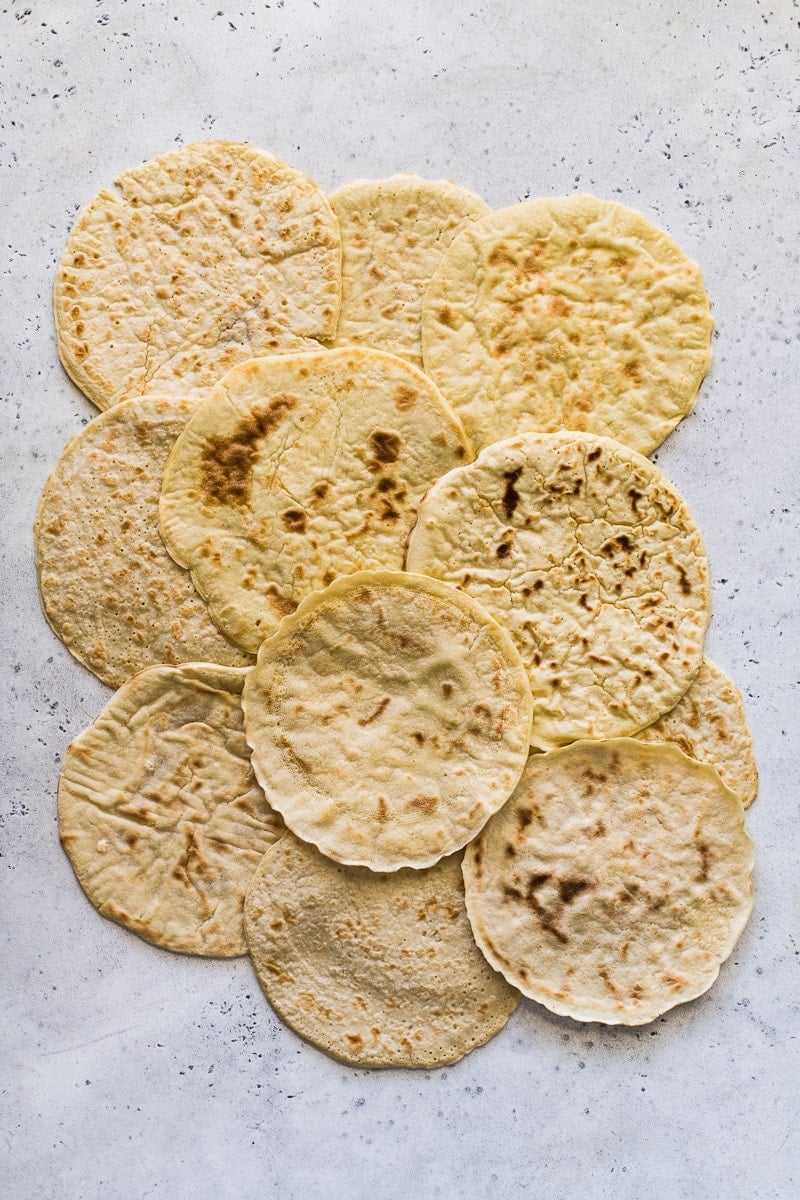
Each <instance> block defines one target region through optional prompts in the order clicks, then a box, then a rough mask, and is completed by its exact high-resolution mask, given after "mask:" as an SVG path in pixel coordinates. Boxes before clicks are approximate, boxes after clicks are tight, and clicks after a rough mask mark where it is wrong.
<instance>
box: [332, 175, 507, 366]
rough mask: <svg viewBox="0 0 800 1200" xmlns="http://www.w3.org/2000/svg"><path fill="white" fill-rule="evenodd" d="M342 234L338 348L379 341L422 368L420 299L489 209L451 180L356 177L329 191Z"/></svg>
mask: <svg viewBox="0 0 800 1200" xmlns="http://www.w3.org/2000/svg"><path fill="white" fill-rule="evenodd" d="M330 202H331V207H332V209H333V211H334V212H335V213H336V217H337V219H338V221H339V228H340V229H341V232H342V308H341V313H340V315H339V327H338V329H337V332H336V343H337V345H340V346H341V345H361V346H364V345H366V346H373V347H375V349H376V350H388V351H389V352H390V353H392V354H398V355H400V357H401V358H405V359H408V361H409V362H413V363H414V364H415V365H416V366H419V367H421V366H422V346H421V344H420V312H421V309H422V299H423V297H424V295H425V291H426V289H427V287H428V284H429V283H430V281H431V276H432V275H433V272H434V270H435V268H436V265H437V263H438V262H439V260H440V258H441V257H442V254H443V253H444V251H445V250H446V249H447V247H448V246H449V245H450V243H451V242H452V240H453V238H454V237H455V235H456V234H457V233H459V232H460V230H461V229H463V228H464V227H465V226H466V225H469V224H470V223H471V222H472V221H476V220H477V219H478V217H483V216H485V215H486V214H487V213H488V212H489V211H490V210H489V206H488V204H484V202H483V200H481V199H480V197H478V196H475V195H473V193H472V192H468V191H466V190H465V189H464V188H462V187H459V186H458V184H455V183H451V182H450V181H449V180H447V179H437V180H431V179H420V177H419V175H393V176H392V177H391V178H390V179H356V180H353V182H352V183H346V184H345V185H344V186H343V187H341V188H339V189H338V190H337V191H335V192H334V193H333V195H332V196H330Z"/></svg>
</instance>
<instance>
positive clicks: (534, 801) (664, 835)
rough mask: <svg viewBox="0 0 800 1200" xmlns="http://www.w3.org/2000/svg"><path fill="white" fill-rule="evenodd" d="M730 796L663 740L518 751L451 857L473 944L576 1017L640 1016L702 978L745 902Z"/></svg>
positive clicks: (690, 994)
mask: <svg viewBox="0 0 800 1200" xmlns="http://www.w3.org/2000/svg"><path fill="white" fill-rule="evenodd" d="M752 866H753V844H752V842H751V841H750V839H749V837H748V836H747V834H746V833H745V830H744V812H743V809H742V804H741V801H740V800H739V798H738V797H737V796H735V795H734V794H733V792H731V791H729V790H728V788H726V787H725V786H724V784H723V783H722V782H721V781H720V778H719V776H718V775H717V773H716V771H714V770H713V769H712V768H711V767H708V766H706V765H704V764H700V763H697V762H695V761H693V760H692V759H689V758H687V757H686V756H685V755H684V754H682V753H681V751H680V750H678V748H677V747H676V746H672V745H668V744H666V743H664V744H662V745H645V744H643V743H642V742H639V741H636V740H632V739H618V740H616V741H609V742H576V743H575V744H574V745H572V746H567V747H565V748H564V749H562V750H557V751H553V752H552V753H550V754H532V755H531V757H530V759H529V761H528V766H527V768H526V770H525V773H524V775H523V777H522V779H521V781H520V784H519V786H518V788H517V790H516V792H515V793H514V796H513V797H512V799H511V800H510V801H509V803H508V804H507V805H506V806H505V808H504V809H503V810H502V812H500V813H498V814H497V816H495V817H494V818H493V819H492V820H491V821H490V822H489V824H488V825H487V826H486V828H485V829H484V831H483V832H482V833H481V834H480V836H479V837H478V838H477V839H476V840H475V841H474V842H473V843H472V845H471V846H470V847H469V849H468V850H467V853H466V855H465V857H464V878H465V883H466V903H467V911H468V913H469V917H470V921H471V923H472V928H473V931H474V933H475V938H476V940H477V942H478V945H479V946H480V947H481V949H482V950H483V952H484V954H485V955H486V957H487V958H488V960H489V962H490V963H491V964H492V965H493V966H494V967H496V968H497V969H498V970H499V971H501V972H502V973H503V975H505V977H506V979H508V980H509V982H510V983H513V984H514V985H515V986H516V987H518V988H520V990H521V991H522V992H523V993H524V994H525V995H526V996H530V997H531V998H532V999H534V1000H538V1001H539V1003H541V1004H544V1005H545V1006H546V1007H547V1008H549V1009H551V1010H552V1011H553V1012H556V1013H561V1014H563V1015H564V1016H569V1017H574V1018H576V1019H577V1020H579V1021H602V1022H604V1023H606V1024H625V1025H640V1024H643V1023H645V1022H647V1021H652V1020H654V1019H655V1018H656V1017H658V1016H660V1015H661V1013H664V1012H666V1011H667V1010H668V1009H670V1008H672V1007H673V1006H674V1005H676V1004H682V1003H684V1002H685V1001H687V1000H692V999H694V998H695V997H696V996H699V995H701V994H702V993H703V992H705V991H707V990H708V988H710V987H711V985H712V983H713V982H714V980H715V979H716V978H717V975H718V973H719V968H720V963H722V962H724V960H725V959H726V958H727V957H728V955H729V954H730V953H731V951H732V950H733V947H734V945H735V943H736V940H737V938H738V937H739V934H740V933H741V932H742V929H743V928H744V925H745V923H746V921H747V918H748V916H749V914H750V910H751V908H752V906H753V889H752V882H751V873H752Z"/></svg>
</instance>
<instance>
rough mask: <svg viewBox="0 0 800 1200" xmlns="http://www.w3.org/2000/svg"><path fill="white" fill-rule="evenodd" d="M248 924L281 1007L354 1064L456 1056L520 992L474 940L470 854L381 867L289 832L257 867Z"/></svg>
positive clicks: (490, 1028) (426, 1063)
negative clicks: (333, 856) (465, 860)
mask: <svg viewBox="0 0 800 1200" xmlns="http://www.w3.org/2000/svg"><path fill="white" fill-rule="evenodd" d="M245 930H246V933H247V941H248V944H249V947H250V956H251V958H252V960H253V966H254V967H255V970H256V974H257V975H258V979H259V982H260V983H261V986H262V988H263V990H264V993H265V995H266V997H267V999H268V1000H269V1002H270V1004H271V1005H272V1006H273V1008H274V1009H275V1011H276V1012H277V1013H278V1015H279V1016H281V1017H282V1018H283V1019H284V1021H286V1022H287V1024H289V1025H290V1026H291V1027H292V1029H294V1030H295V1032H296V1033H298V1034H300V1036H301V1037H304V1038H306V1039H307V1040H308V1041H310V1042H313V1043H314V1045H315V1046H319V1047H320V1049H322V1050H325V1051H326V1052H327V1053H328V1054H332V1055H334V1056H335V1057H336V1058H339V1059H342V1060H343V1061H344V1062H346V1063H351V1064H352V1065H353V1066H362V1067H439V1066H444V1065H445V1064H446V1063H451V1062H455V1061H456V1060H457V1059H459V1058H461V1057H463V1055H465V1054H467V1053H468V1052H469V1051H470V1050H473V1049H474V1048H475V1047H476V1046H480V1045H482V1044H483V1043H484V1042H487V1041H488V1040H489V1038H491V1037H494V1035H495V1034H496V1033H498V1032H499V1031H500V1030H501V1029H502V1028H503V1026H504V1025H505V1023H506V1021H507V1020H508V1018H509V1017H510V1015H511V1013H512V1012H513V1011H514V1009H515V1008H516V1006H517V1002H518V999H519V994H518V992H517V991H516V989H514V988H512V987H510V986H509V984H507V983H506V981H505V980H504V979H503V977H502V976H501V975H499V974H497V972H496V971H493V970H492V968H491V967H490V966H489V964H488V963H487V962H486V960H485V958H484V957H483V956H482V955H481V953H480V951H479V950H478V948H477V946H476V945H475V942H474V940H473V937H472V933H471V931H470V927H469V922H468V921H467V914H466V911H465V909H464V884H463V880H462V878H461V863H460V855H455V856H452V857H450V858H446V859H444V860H443V861H442V862H440V863H437V864H436V866H434V867H431V868H430V869H429V870H427V871H411V870H405V871H397V872H395V873H394V874H392V875H375V874H374V873H373V872H372V871H367V870H365V869H364V868H359V867H342V866H339V865H338V864H337V863H334V862H331V861H330V859H327V858H324V857H323V856H322V855H321V854H319V853H318V851H316V850H315V849H314V848H313V846H308V845H306V844H305V843H304V842H301V841H299V840H298V839H297V838H295V837H292V835H291V834H290V833H285V834H284V836H283V837H282V838H281V840H280V841H279V842H278V843H277V844H276V845H274V846H272V847H271V848H270V849H269V850H268V851H267V853H266V854H265V855H264V858H263V859H262V861H261V865H260V866H259V868H258V870H257V871H256V873H255V875H254V876H253V880H252V883H251V884H250V887H249V890H248V893H247V900H246V904H245Z"/></svg>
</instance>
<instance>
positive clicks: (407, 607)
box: [242, 571, 531, 871]
mask: <svg viewBox="0 0 800 1200" xmlns="http://www.w3.org/2000/svg"><path fill="white" fill-rule="evenodd" d="M242 706H243V708H244V713H245V731H246V735H247V740H248V742H249V743H250V746H251V748H252V751H253V769H254V770H255V773H256V777H257V778H258V781H259V783H260V784H261V786H262V787H263V788H264V792H265V794H266V796H267V799H268V800H269V802H270V804H271V805H272V806H273V808H275V809H277V810H278V812H280V813H281V814H282V815H283V818H284V820H285V821H286V824H287V826H288V827H289V829H291V831H292V832H293V833H295V834H297V836H298V837H301V838H303V839H304V841H308V842H312V843H313V844H314V845H315V846H317V847H318V848H319V849H320V850H321V851H322V852H323V854H326V855H328V856H329V857H330V858H333V859H335V860H336V861H337V862H342V863H347V864H352V865H359V866H366V867H370V868H371V869H372V870H373V871H395V870H397V869H398V868H399V867H406V866H408V867H428V866H432V865H433V863H435V862H437V861H438V859H440V858H442V857H443V856H444V855H446V854H450V853H452V852H453V851H455V850H459V849H461V847H462V846H464V845H465V844H466V843H467V842H468V841H469V840H470V838H473V837H474V836H475V834H476V833H477V832H478V830H479V829H481V828H482V826H483V825H484V824H485V822H486V821H487V820H488V818H489V817H490V816H491V814H492V813H493V812H496V811H497V809H498V808H500V806H501V805H502V804H504V803H505V801H506V800H507V799H508V797H509V796H510V795H511V793H512V791H513V790H514V787H515V785H516V782H517V780H518V779H519V777H520V774H521V772H522V769H523V767H524V766H525V759H526V757H527V753H528V739H529V736H530V714H531V702H530V690H529V688H528V681H527V677H526V674H525V668H524V667H523V665H522V663H521V661H520V658H519V655H518V654H517V652H516V650H515V649H514V647H513V645H512V643H511V639H510V638H509V637H508V634H506V633H505V632H504V631H503V630H502V629H501V628H500V627H499V626H498V625H497V624H496V623H495V622H494V621H493V620H492V618H491V617H490V616H489V614H488V613H487V612H485V611H484V610H483V609H482V608H481V606H480V605H479V604H478V603H476V601H474V600H472V599H470V598H469V597H468V596H465V595H463V594H462V593H460V592H457V591H456V590H455V589H454V588H450V587H448V586H447V585H446V584H442V583H438V582H437V581H436V580H433V579H425V578H422V577H420V576H415V575H407V574H403V573H401V572H391V571H364V572H360V573H358V574H355V575H350V576H346V577H344V578H342V579H338V580H337V581H336V582H335V583H333V584H332V585H331V586H330V587H329V588H327V589H326V590H325V591H324V592H316V593H314V594H313V595H311V596H308V597H307V598H306V599H305V600H304V601H303V603H302V604H301V606H300V608H299V609H298V610H297V612H296V613H295V614H294V616H292V617H287V618H286V620H285V621H284V622H283V623H282V624H281V627H280V629H279V630H278V632H277V633H276V634H275V635H274V637H272V638H270V639H269V640H268V641H266V642H264V644H263V645H262V647H261V649H260V651H259V654H258V661H257V663H256V665H255V667H253V669H252V671H251V672H250V674H249V675H248V677H247V683H246V684H245V689H244V696H243V699H242Z"/></svg>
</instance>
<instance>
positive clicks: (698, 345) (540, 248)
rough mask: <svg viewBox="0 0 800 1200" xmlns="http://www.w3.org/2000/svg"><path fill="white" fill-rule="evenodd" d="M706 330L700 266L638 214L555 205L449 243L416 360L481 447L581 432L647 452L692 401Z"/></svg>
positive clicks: (705, 363)
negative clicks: (529, 435)
mask: <svg viewBox="0 0 800 1200" xmlns="http://www.w3.org/2000/svg"><path fill="white" fill-rule="evenodd" d="M713 324H714V323H713V320H712V317H711V308H710V302H709V299H708V296H707V295H706V291H705V287H704V286H703V277H702V274H701V271H700V268H699V267H698V266H697V264H696V263H694V262H692V260H691V259H690V258H687V257H686V255H685V254H684V253H683V252H682V251H681V250H680V249H679V248H678V247H677V246H676V245H675V243H674V242H673V240H672V239H671V238H670V237H669V236H668V235H667V234H666V233H664V232H663V231H662V230H660V229H656V227H655V226H654V225H651V224H650V222H649V221H647V220H646V219H645V218H644V217H643V216H642V215H641V213H638V212H634V211H633V210H632V209H630V208H625V206H624V205H622V204H616V203H613V202H611V201H608V200H597V199H595V197H594V196H585V195H574V196H566V197H553V198H548V199H544V200H530V201H528V202H526V203H524V204H515V205H513V206H512V207H511V208H505V209H501V210H500V211H499V212H494V213H492V214H490V215H489V216H487V217H484V218H483V219H482V220H480V221H478V222H476V223H475V224H474V225H470V226H469V227H468V228H467V229H465V230H464V231H463V232H462V233H460V234H459V235H458V237H457V238H455V239H454V241H453V242H452V243H451V245H450V246H449V248H448V250H447V251H446V252H445V254H444V256H443V257H442V259H441V261H440V263H439V265H438V267H437V268H436V271H435V272H434V275H433V279H432V280H431V284H430V287H429V288H428V292H427V295H426V297H425V302H424V305H423V311H422V354H423V361H424V364H425V370H426V371H427V372H428V374H429V375H430V376H431V377H432V378H433V379H435V380H436V382H437V383H438V384H439V387H440V388H441V389H442V392H443V393H444V395H445V396H446V397H447V399H448V400H449V401H450V403H451V404H452V405H453V407H454V408H455V409H456V411H457V412H458V414H459V416H460V417H461V419H462V420H463V422H464V425H465V428H466V430H467V433H468V434H469V435H470V437H471V438H472V439H473V441H474V442H475V445H476V446H477V447H478V448H479V449H480V448H481V447H482V446H486V445H488V444H489V443H491V442H494V441H497V440H498V438H504V437H510V436H511V435H512V434H515V433H526V432H529V431H540V432H552V431H554V430H558V429H578V430H589V431H591V432H593V433H599V434H604V435H607V436H610V437H613V438H617V439H618V440H619V441H621V442H625V443H626V445H629V446H632V447H633V448H634V449H635V450H639V451H640V452H641V453H642V454H649V453H650V451H651V450H654V449H655V447H656V446H658V445H659V444H660V443H661V442H662V441H663V440H664V438H665V437H666V436H667V434H668V433H669V432H670V431H671V430H672V429H674V427H675V426H676V425H677V424H678V422H679V421H680V420H681V419H682V418H683V417H685V416H686V414H687V413H688V412H690V411H691V409H692V408H693V406H694V402H695V398H696V396H697V392H698V389H699V387H700V384H701V383H702V381H703V377H704V376H705V374H706V372H707V370H708V367H709V364H710V362H711V332H712V329H713Z"/></svg>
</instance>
